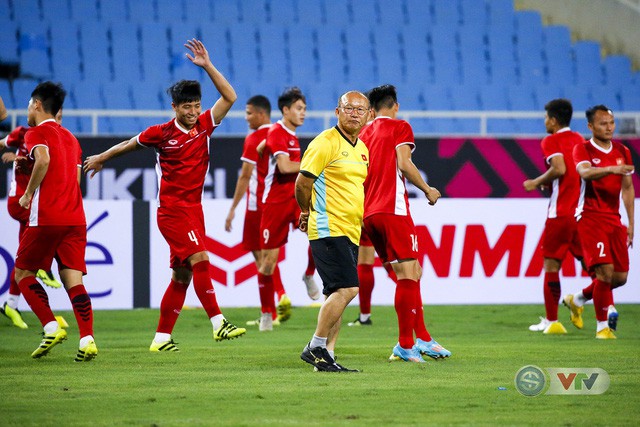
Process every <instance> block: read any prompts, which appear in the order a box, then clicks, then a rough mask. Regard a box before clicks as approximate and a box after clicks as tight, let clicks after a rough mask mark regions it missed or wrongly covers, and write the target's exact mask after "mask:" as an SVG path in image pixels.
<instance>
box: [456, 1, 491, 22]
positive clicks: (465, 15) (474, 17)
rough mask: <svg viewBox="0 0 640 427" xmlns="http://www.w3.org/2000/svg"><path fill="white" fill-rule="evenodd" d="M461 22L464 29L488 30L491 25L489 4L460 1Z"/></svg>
mask: <svg viewBox="0 0 640 427" xmlns="http://www.w3.org/2000/svg"><path fill="white" fill-rule="evenodd" d="M460 21H461V24H462V27H467V26H479V27H481V28H486V27H487V25H488V24H489V22H488V7H487V3H486V2H485V1H482V0H460Z"/></svg>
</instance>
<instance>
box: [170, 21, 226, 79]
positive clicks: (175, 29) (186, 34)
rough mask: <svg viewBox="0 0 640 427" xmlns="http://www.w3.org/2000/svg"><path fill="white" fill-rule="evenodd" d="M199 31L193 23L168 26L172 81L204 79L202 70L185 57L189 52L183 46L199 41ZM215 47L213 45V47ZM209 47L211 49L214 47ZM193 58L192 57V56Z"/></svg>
mask: <svg viewBox="0 0 640 427" xmlns="http://www.w3.org/2000/svg"><path fill="white" fill-rule="evenodd" d="M199 32H200V30H199V29H198V28H197V27H196V26H195V25H194V24H193V23H185V24H181V25H169V50H170V51H171V58H172V59H171V70H172V74H173V80H181V79H185V80H201V79H203V78H204V77H205V73H204V71H203V70H202V68H200V67H198V66H197V65H194V64H193V63H192V62H191V61H190V60H189V59H188V58H187V57H186V56H185V55H186V54H187V53H189V50H188V49H187V48H186V47H185V46H184V45H185V43H186V42H187V40H191V39H194V38H195V39H201V36H200V35H199V34H198V33H199ZM214 46H215V45H214ZM214 46H211V47H214ZM192 56H193V55H192Z"/></svg>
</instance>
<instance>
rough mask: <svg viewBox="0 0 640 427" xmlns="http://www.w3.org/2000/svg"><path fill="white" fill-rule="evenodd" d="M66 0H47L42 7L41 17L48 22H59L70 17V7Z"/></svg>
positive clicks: (65, 20) (66, 20)
mask: <svg viewBox="0 0 640 427" xmlns="http://www.w3.org/2000/svg"><path fill="white" fill-rule="evenodd" d="M70 3H72V2H69V1H67V0H47V1H46V4H45V5H44V6H45V7H43V8H42V18H43V20H44V21H45V22H47V23H48V24H60V23H62V22H68V21H69V20H70V19H71V8H70V7H69V4H70Z"/></svg>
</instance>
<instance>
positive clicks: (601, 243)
mask: <svg viewBox="0 0 640 427" xmlns="http://www.w3.org/2000/svg"><path fill="white" fill-rule="evenodd" d="M596 248H598V249H600V258H604V257H605V256H606V255H605V254H604V243H603V242H598V243H596Z"/></svg>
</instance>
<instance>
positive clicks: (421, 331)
mask: <svg viewBox="0 0 640 427" xmlns="http://www.w3.org/2000/svg"><path fill="white" fill-rule="evenodd" d="M414 292H416V294H415V295H414V300H415V303H416V322H415V324H414V327H413V330H414V332H415V333H416V338H420V339H421V340H423V341H427V342H428V341H431V334H429V331H428V330H427V325H425V323H424V308H423V305H422V292H421V291H420V282H416V287H415V290H414Z"/></svg>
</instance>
